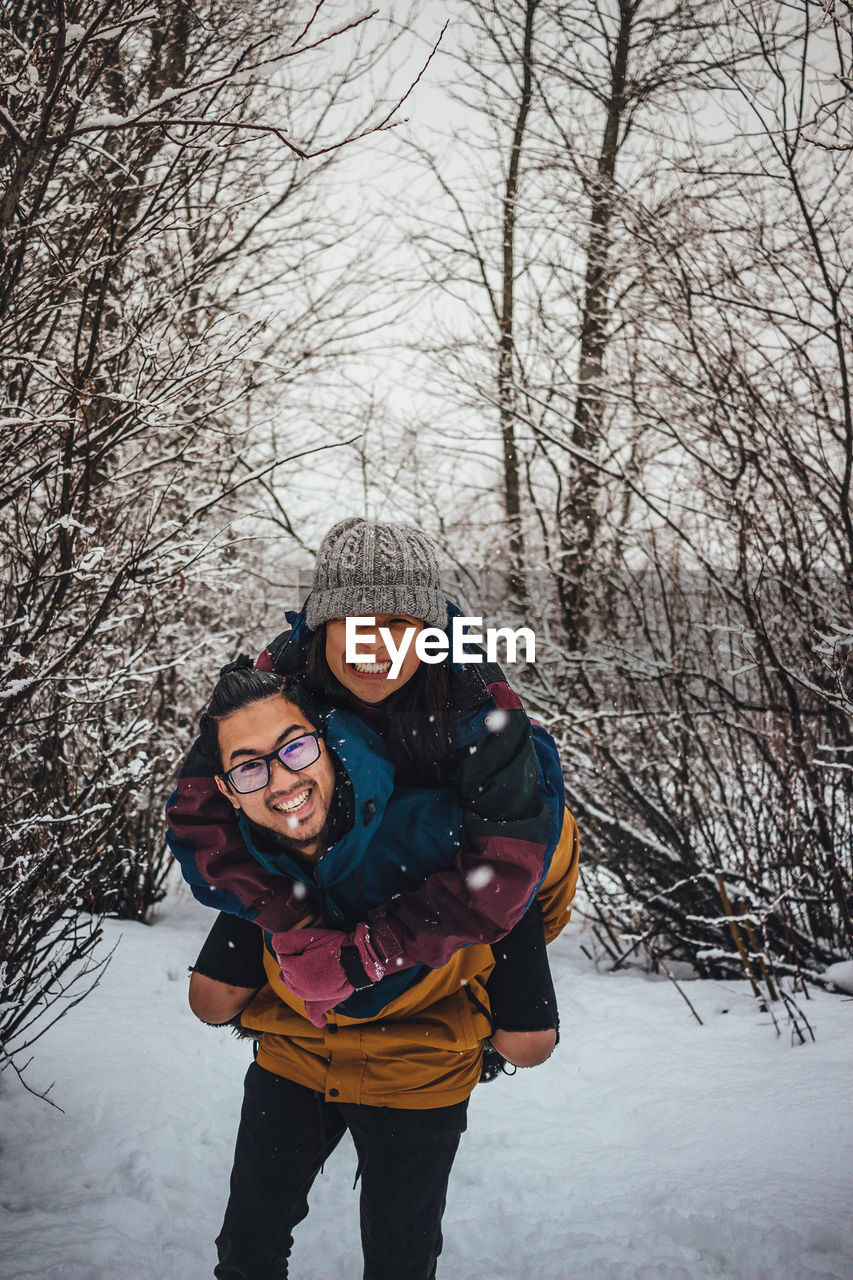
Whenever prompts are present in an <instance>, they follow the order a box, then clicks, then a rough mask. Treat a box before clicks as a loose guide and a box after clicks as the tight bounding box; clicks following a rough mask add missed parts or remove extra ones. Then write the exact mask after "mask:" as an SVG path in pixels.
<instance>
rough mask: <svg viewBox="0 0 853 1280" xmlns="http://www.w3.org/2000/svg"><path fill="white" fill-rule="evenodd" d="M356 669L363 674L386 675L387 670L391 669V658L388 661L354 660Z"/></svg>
mask: <svg viewBox="0 0 853 1280" xmlns="http://www.w3.org/2000/svg"><path fill="white" fill-rule="evenodd" d="M352 665H353V666H354V667H355V669H356V671H360V672H361V673H362V675H366V676H378V675H384V673H385V672H386V671H390V670H391V660H390V658H389V660H388V661H387V662H354V663H353V664H352Z"/></svg>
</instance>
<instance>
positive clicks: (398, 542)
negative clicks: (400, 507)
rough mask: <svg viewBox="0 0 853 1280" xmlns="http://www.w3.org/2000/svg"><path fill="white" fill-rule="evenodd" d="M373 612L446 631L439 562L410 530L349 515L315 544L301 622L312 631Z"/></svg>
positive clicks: (427, 544)
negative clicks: (333, 621) (416, 620)
mask: <svg viewBox="0 0 853 1280" xmlns="http://www.w3.org/2000/svg"><path fill="white" fill-rule="evenodd" d="M377 613H406V614H408V615H409V616H410V617H412V618H422V619H423V621H424V622H425V623H426V624H427V626H430V627H444V626H446V625H447V604H446V601H445V598H444V592H443V590H442V587H441V575H440V573H439V568H438V557H437V556H436V551H435V547H434V546H433V544H432V542H431V541H430V539H429V538H428V537H427V536H426V534H425V533H421V531H420V529H416V528H415V527H414V525H410V524H379V523H378V522H374V521H372V520H363V519H362V518H361V517H360V516H348V517H347V519H346V520H341V521H339V522H338V524H335V525H332V528H331V529H330V530H329V532H328V533H327V534H326V536H325V538H324V539H323V541H322V542H321V543H320V550H319V551H318V552H317V563H316V564H315V566H314V581H313V583H312V586H311V594H310V596H309V597H308V601H307V604H306V606H305V620H306V622H307V623H308V626H309V627H310V628H311V630H312V631H315V630H316V629H317V627H319V626H320V624H321V623H323V622H328V621H329V619H330V618H347V617H357V618H361V617H370V616H372V615H375V614H377Z"/></svg>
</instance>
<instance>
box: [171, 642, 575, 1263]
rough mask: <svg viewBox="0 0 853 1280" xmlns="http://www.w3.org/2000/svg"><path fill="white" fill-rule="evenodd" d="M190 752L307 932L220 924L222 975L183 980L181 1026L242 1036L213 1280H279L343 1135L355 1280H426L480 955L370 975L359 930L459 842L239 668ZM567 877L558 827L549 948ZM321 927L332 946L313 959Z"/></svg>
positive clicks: (471, 1037)
mask: <svg viewBox="0 0 853 1280" xmlns="http://www.w3.org/2000/svg"><path fill="white" fill-rule="evenodd" d="M247 661H248V660H247ZM202 738H203V741H204V744H205V748H206V750H207V751H208V752H209V754H210V756H211V759H214V760H218V762H219V773H218V779H217V785H218V787H219V788H220V789H221V790H222V792H223V793H224V794H225V795H226V796H227V797H228V799H229V801H230V803H231V804H232V805H234V807H235V809H237V810H239V812H240V827H241V831H242V834H243V837H244V839H245V841H246V844H247V847H248V849H249V851H250V853H251V854H252V857H253V858H254V859H255V860H257V862H259V863H261V864H262V865H263V866H264V867H265V868H266V869H267V870H269V871H273V872H278V874H280V875H282V876H283V877H286V878H287V880H288V883H292V884H293V885H294V886H295V887H294V889H293V892H294V894H296V895H297V896H300V895H301V901H302V907H303V910H304V919H303V922H302V923H303V924H304V925H305V928H303V929H300V930H297V931H295V932H294V933H291V934H273V935H270V934H262V933H261V931H260V930H259V929H257V928H256V926H254V925H252V924H249V923H247V922H246V921H245V920H239V919H236V918H233V917H231V918H228V917H220V921H219V922H218V926H219V927H220V928H221V929H224V930H225V932H226V933H227V932H228V931H230V934H229V937H228V939H227V941H226V942H225V944H224V946H223V947H222V948H221V950H222V952H223V954H224V957H225V958H224V961H223V962H222V965H221V967H220V969H219V970H218V971H217V970H213V971H210V970H208V972H207V973H205V972H204V968H205V966H204V964H203V963H202V957H203V956H204V954H205V953H204V951H203V953H202V957H200V960H199V963H198V964H197V966H196V969H197V971H196V972H195V973H194V974H193V978H192V982H191V990H190V1001H191V1004H192V1007H193V1009H194V1011H195V1012H196V1013H197V1015H198V1016H200V1017H202V1018H203V1019H204V1020H206V1021H210V1022H224V1021H226V1020H228V1019H229V1018H232V1017H234V1016H235V1015H238V1014H239V1015H240V1021H241V1023H242V1026H243V1027H244V1028H245V1029H246V1030H248V1031H250V1032H251V1033H253V1034H254V1035H255V1036H257V1037H259V1039H260V1044H259V1050H258V1055H257V1060H256V1062H254V1063H253V1064H252V1065H251V1066H250V1067H249V1070H248V1073H247V1076H246V1081H245V1093H244V1102H243V1110H242V1113H241V1120H240V1128H239V1132H238V1136H237V1144H236V1150H235V1156H234V1168H233V1172H232V1177H231V1194H230V1198H229V1202H228V1207H227V1210H226V1215H225V1221H224V1223H223V1227H222V1231H221V1233H220V1235H219V1238H218V1240H217V1248H218V1252H219V1263H218V1266H217V1268H216V1270H215V1275H216V1276H217V1277H218V1278H219V1280H261V1278H262V1277H263V1278H264V1280H269V1277H272V1276H275V1277H277V1280H278V1278H279V1277H281V1278H283V1277H286V1276H287V1259H288V1257H289V1254H290V1249H291V1245H292V1239H293V1237H292V1231H293V1228H294V1227H295V1225H296V1224H297V1223H298V1222H300V1221H301V1220H302V1219H303V1218H304V1217H305V1216H306V1214H307V1212H308V1193H309V1190H310V1187H311V1184H312V1182H313V1180H314V1178H315V1177H316V1175H317V1173H318V1171H319V1170H320V1168H321V1166H322V1164H323V1162H324V1160H325V1159H326V1158H327V1157H328V1155H329V1154H330V1153H331V1151H332V1150H333V1149H334V1147H335V1146H336V1145H337V1144H338V1142H339V1141H340V1139H341V1137H342V1136H343V1133H344V1132H345V1131H346V1130H347V1129H348V1130H349V1131H350V1133H351V1135H352V1138H353V1142H354V1144H355V1147H356V1151H357V1153H358V1160H359V1172H360V1176H361V1200H360V1212H361V1225H362V1242H363V1249H364V1267H365V1269H364V1276H365V1280H432V1278H433V1277H434V1275H435V1266H436V1259H437V1258H438V1255H439V1253H440V1250H441V1243H442V1240H441V1219H442V1214H443V1211H444V1205H445V1197H446V1191H447V1183H448V1178H449V1175H450V1170H451V1166H452V1164H453V1159H454V1156H455V1153H456V1150H457V1147H458V1143H459V1139H460V1136H461V1134H462V1132H463V1131H464V1129H465V1125H466V1111H467V1100H468V1097H469V1095H470V1093H471V1091H472V1090H473V1088H474V1086H475V1085H476V1083H477V1081H478V1079H479V1075H480V1055H481V1050H482V1044H483V1041H484V1040H485V1039H486V1037H487V1036H488V1035H489V1033H490V1030H491V1028H490V1024H489V1020H488V1016H487V1007H488V996H487V994H486V991H485V986H484V983H485V981H486V978H487V977H488V974H489V972H490V970H491V967H492V964H493V957H492V952H491V950H490V948H488V947H485V946H479V945H474V946H466V947H462V948H461V949H460V950H459V951H457V953H456V954H455V955H454V956H453V957H452V959H451V960H450V961H449V962H448V963H447V964H444V965H443V966H442V967H441V968H439V969H430V968H428V967H427V966H426V965H412V966H405V965H404V966H401V967H399V968H398V967H396V966H390V967H391V972H385V971H384V966H383V965H382V964H381V962H380V961H379V960H378V958H377V955H376V952H375V951H374V949H373V946H372V945H371V936H370V930H369V928H368V926H367V925H366V924H365V923H364V921H365V918H366V916H367V915H368V913H369V911H370V909H371V908H372V907H375V906H376V905H377V904H380V903H384V902H386V901H388V899H389V898H390V897H392V896H393V895H394V894H395V893H400V892H404V891H405V890H406V889H407V888H411V887H412V886H414V885H417V884H419V883H420V882H421V881H422V880H423V878H424V877H425V876H426V875H428V874H430V872H431V871H433V870H435V869H437V868H441V867H445V866H448V865H450V863H451V861H452V859H453V857H454V854H455V851H456V848H457V846H458V843H459V838H460V833H461V829H462V817H461V810H460V808H459V805H458V802H457V801H456V799H455V798H454V796H453V795H452V793H451V792H450V791H449V790H448V789H447V788H444V789H436V790H434V791H431V790H429V789H425V788H412V789H407V788H404V787H395V784H394V770H393V766H392V765H391V763H390V761H389V760H388V757H387V755H386V753H385V750H384V747H383V744H382V741H381V739H379V738H378V736H377V735H376V734H375V733H374V732H373V731H372V730H371V729H370V728H368V727H367V726H366V725H365V724H364V723H363V722H362V721H361V720H359V719H358V718H357V717H355V716H353V715H351V714H348V713H346V712H342V711H337V710H328V709H326V708H324V707H322V706H319V705H317V704H316V703H315V702H314V701H313V700H312V699H311V697H310V696H309V695H308V694H307V693H306V691H305V690H304V687H303V686H302V685H301V683H300V682H299V681H297V680H293V679H292V678H291V679H287V680H283V679H282V677H281V676H278V675H275V674H273V673H271V672H263V671H257V670H253V669H251V666H250V665H249V666H243V665H241V664H239V663H238V664H233V665H232V666H231V667H230V668H225V669H224V671H223V673H222V676H221V678H220V681H219V683H218V685H217V686H216V689H215V691H214V695H213V698H212V700H211V704H210V707H209V709H208V712H207V714H206V715H205V716H204V717H203V719H202ZM173 847H175V846H174V845H173ZM176 853H178V856H180V849H179V848H176ZM575 879H576V829H575V828H574V824H573V822H571V820H570V819H569V818H568V817H567V821H566V827H565V837H564V839H563V840H561V843H560V845H558V847H557V850H556V851H555V854H554V858H553V860H552V864H551V869H550V870H549V873H548V877H547V878H546V880H545V882H544V884H543V886H542V888H541V890H540V893H539V897H538V902H539V906H540V907H541V910H542V915H543V920H544V923H545V928H546V933H547V934H548V935H549V936H555V935H556V933H557V932H559V930H560V928H562V926H563V925H564V924H565V923H566V921H567V919H568V915H569V912H568V905H569V903H570V901H571V897H572V893H573V890H574V881H575ZM320 916H322V918H323V922H324V926H325V925H326V924H328V923H331V924H333V925H334V926H335V927H336V929H337V930H339V931H340V932H335V934H334V936H335V938H337V939H338V943H337V945H336V947H335V948H333V952H334V955H333V957H332V958H331V959H330V954H331V953H330V949H329V947H328V946H327V945H326V944H327V941H328V938H329V935H330V930H329V929H328V928H326V927H322V928H318V926H317V924H316V923H315V922H316V921H317V919H318V918H319V917H320ZM223 922H224V923H223ZM216 929H217V926H215V927H214V930H213V931H212V933H211V938H213V936H214V934H215V932H216ZM315 938H316V939H317V941H318V948H319V949H318V952H317V954H316V955H312V951H311V944H312V942H313V940H314V939H315ZM262 939H263V944H262ZM209 941H210V939H209ZM206 947H207V944H206ZM259 953H260V956H261V957H262V965H261V964H259V963H258V961H259ZM306 963H307V964H309V965H311V964H313V965H315V966H319V967H320V969H321V970H322V972H321V973H320V975H319V979H318V975H317V973H315V974H314V975H313V977H314V981H313V983H312V988H313V990H314V993H315V995H317V991H318V981H319V990H320V994H319V995H317V998H316V999H315V1001H314V1003H312V1004H309V1005H308V1006H306V1005H305V1003H304V1002H303V1001H302V1000H300V999H299V998H298V997H297V996H296V995H295V994H294V993H293V990H292V989H291V987H290V986H289V985H288V977H289V974H291V972H292V973H294V974H295V975H296V976H299V973H300V966H304V965H305V964H306ZM253 966H254V968H253ZM264 979H265V980H266V981H265V984H264ZM291 980H292V981H293V979H291ZM261 984H264V985H261ZM294 985H298V984H297V983H295V982H294ZM259 988H260V989H259ZM256 992H257V994H256ZM241 1011H242V1012H241Z"/></svg>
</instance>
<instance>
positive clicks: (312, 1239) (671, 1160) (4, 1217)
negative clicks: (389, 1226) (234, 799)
mask: <svg viewBox="0 0 853 1280" xmlns="http://www.w3.org/2000/svg"><path fill="white" fill-rule="evenodd" d="M210 919H211V917H210V916H209V915H208V913H207V912H206V911H205V910H204V909H203V908H201V907H199V906H197V905H196V904H195V903H194V902H192V900H191V899H188V898H187V897H186V896H185V895H184V894H183V893H182V892H180V891H179V892H178V893H176V894H175V895H174V896H173V897H171V898H170V899H169V901H168V902H167V903H166V904H165V906H164V907H163V908H162V909H161V912H160V916H159V919H158V920H157V923H156V924H155V925H154V926H153V927H145V926H142V925H133V924H127V923H117V922H112V923H109V924H108V925H107V928H106V936H107V942H108V944H111V943H112V942H113V941H115V939H116V938H118V937H119V935H121V941H120V944H119V946H118V948H117V950H116V952H115V955H114V957H113V960H112V963H111V964H110V966H109V968H108V970H107V972H106V974H105V976H104V977H103V979H102V982H101V985H100V987H99V988H98V989H97V990H96V991H95V992H94V993H93V994H92V995H91V996H89V997H88V998H87V999H86V1000H85V1001H83V1003H81V1004H80V1005H79V1006H78V1007H77V1008H75V1009H73V1010H71V1011H70V1012H69V1014H68V1015H67V1017H65V1018H64V1019H63V1020H62V1021H60V1022H59V1023H58V1024H57V1025H56V1026H55V1027H54V1028H53V1029H52V1030H51V1031H50V1032H49V1033H48V1035H47V1036H46V1037H45V1039H44V1040H42V1041H41V1042H40V1044H39V1045H38V1046H37V1049H36V1055H37V1056H36V1060H35V1062H34V1064H33V1067H32V1068H31V1070H30V1074H29V1080H30V1083H31V1084H32V1085H33V1086H37V1087H42V1088H43V1087H44V1086H46V1085H47V1084H49V1083H50V1081H52V1080H55V1081H56V1086H55V1088H54V1090H53V1092H52V1094H51V1096H52V1097H53V1098H54V1099H55V1100H56V1101H57V1102H58V1103H59V1104H60V1105H61V1106H62V1107H63V1108H64V1114H60V1113H59V1112H58V1111H56V1110H53V1109H52V1108H50V1107H48V1106H47V1105H45V1103H43V1102H41V1101H39V1100H38V1099H37V1098H34V1097H32V1096H31V1095H29V1094H28V1093H26V1092H25V1091H24V1090H23V1088H22V1087H21V1086H20V1085H19V1084H18V1082H17V1081H16V1080H15V1079H14V1078H13V1076H12V1075H11V1074H10V1073H9V1072H6V1073H5V1074H4V1075H3V1076H2V1077H0V1133H2V1154H1V1155H0V1160H2V1166H1V1167H0V1277H2V1280H209V1278H210V1277H211V1276H212V1273H213V1259H214V1250H213V1239H214V1237H215V1235H216V1233H217V1231H218V1228H219V1223H220V1219H221V1215H222V1211H223V1208H224V1204H225V1197H226V1193H227V1186H228V1174H229V1168H230V1160H231V1152H232V1147H233V1142H234V1136H235V1132H236V1127H237V1117H238V1111H239V1106H240V1098H241V1081H242V1076H243V1072H244V1070H245V1067H246V1065H247V1063H248V1061H249V1059H250V1046H249V1044H248V1043H247V1042H243V1043H241V1042H238V1041H236V1040H234V1039H232V1038H231V1037H230V1036H229V1035H228V1034H227V1033H225V1032H220V1031H216V1030H214V1029H211V1028H207V1027H204V1026H202V1025H200V1024H199V1023H197V1022H196V1021H195V1020H194V1019H193V1017H192V1015H191V1014H190V1012H189V1009H188V1007H187V1004H186V982H187V978H186V968H187V965H188V964H189V963H191V962H192V960H193V959H194V957H195V954H196V952H197V950H198V947H199V945H200V943H201V940H202V938H203V936H204V934H205V932H206V930H207V926H208V923H209V921H210ZM551 955H552V963H553V967H554V971H555V976H556V979H557V990H558V995H559V997H560V1007H561V1013H562V1023H563V1028H562V1043H561V1045H560V1047H559V1049H558V1050H557V1053H556V1054H555V1056H554V1057H553V1059H552V1060H551V1061H550V1062H549V1063H548V1064H546V1065H545V1066H544V1067H540V1068H538V1069H536V1070H533V1071H527V1072H520V1073H519V1074H518V1075H516V1076H515V1077H514V1078H512V1079H508V1078H507V1079H500V1080H498V1081H496V1082H495V1083H493V1084H490V1085H487V1086H484V1087H481V1088H479V1089H478V1090H477V1091H476V1092H475V1094H474V1097H473V1099H472V1102H471V1108H470V1113H469V1126H468V1133H467V1134H466V1135H465V1137H464V1138H463V1144H462V1147H461V1149H460V1154H459V1156H458V1158H457V1162H456V1166H455V1169H454V1173H453V1177H452V1179H451V1184H450V1193H449V1197H448V1208H447V1213H446V1217H445V1232H444V1234H445V1249H444V1254H443V1256H442V1260H441V1263H440V1265H439V1276H440V1277H443V1280H851V1277H853V1214H852V1213H851V1186H853V1176H851V1175H853V1107H851V1098H853V1089H851V1086H853V1001H852V1000H851V999H850V998H849V997H845V996H842V995H830V994H828V993H825V992H821V991H818V992H815V993H814V996H813V999H812V1000H811V1001H809V1002H808V1004H807V1005H806V1006H805V1007H806V1010H807V1013H808V1017H809V1020H810V1022H811V1023H812V1025H813V1027H814V1029H815V1033H816V1037H817V1039H816V1042H815V1043H813V1044H812V1043H809V1044H807V1045H805V1046H800V1045H797V1046H792V1044H791V1042H790V1037H789V1035H788V1033H787V1032H786V1034H785V1035H784V1036H783V1037H782V1038H777V1036H776V1034H775V1033H774V1031H773V1029H772V1027H771V1026H770V1023H769V1019H768V1018H767V1016H766V1015H762V1014H761V1013H760V1012H759V1011H758V1010H757V1009H756V1007H755V1005H754V1003H753V1002H752V1000H751V999H750V998H749V996H748V994H747V991H746V989H745V987H744V986H742V985H740V984H731V985H727V986H721V985H719V984H716V983H712V982H692V983H690V984H689V987H688V990H689V994H690V997H691V1000H692V1002H693V1003H694V1005H695V1006H696V1008H697V1010H698V1011H699V1013H700V1015H701V1017H702V1018H703V1020H704V1024H705V1025H704V1026H702V1027H700V1026H699V1025H698V1024H697V1023H696V1021H695V1020H694V1019H693V1018H692V1017H691V1015H690V1012H689V1010H688V1009H687V1006H686V1005H685V1004H684V1003H683V1001H682V1000H681V999H680V997H679V995H678V993H677V992H676V990H675V988H674V987H673V986H672V985H671V984H670V983H669V982H667V981H666V980H665V979H663V980H656V979H650V978H647V977H645V976H643V975H642V974H639V973H637V972H628V973H619V974H613V975H608V974H604V973H598V972H596V970H595V969H594V968H593V967H592V966H591V964H590V963H589V961H588V960H587V959H586V958H585V957H584V956H583V955H582V954H581V952H580V951H579V948H578V930H577V928H570V930H569V932H568V935H567V936H566V935H564V937H563V938H561V939H560V940H558V942H557V943H556V944H555V945H554V946H553V947H552V948H551ZM354 1172H355V1160H354V1156H353V1152H352V1148H351V1147H350V1146H349V1144H348V1143H347V1142H346V1140H345V1143H344V1144H342V1146H341V1147H340V1148H339V1150H338V1151H337V1152H336V1153H335V1155H334V1157H333V1158H332V1159H331V1160H330V1161H329V1163H328V1164H327V1166H326V1171H325V1173H324V1175H323V1176H322V1177H321V1178H320V1179H318V1182H317V1184H316V1186H315V1188H314V1192H313V1193H312V1211H311V1213H310V1215H309V1217H308V1219H307V1220H306V1221H305V1222H304V1223H303V1224H302V1226H301V1227H300V1228H298V1230H297V1241H296V1247H295V1250H294V1258H293V1262H292V1266H291V1274H292V1275H293V1277H294V1280H327V1278H328V1280H332V1278H334V1280H358V1277H360V1276H361V1266H360V1250H359V1243H358V1219H357V1193H354V1192H353V1190H352V1183H353V1177H354Z"/></svg>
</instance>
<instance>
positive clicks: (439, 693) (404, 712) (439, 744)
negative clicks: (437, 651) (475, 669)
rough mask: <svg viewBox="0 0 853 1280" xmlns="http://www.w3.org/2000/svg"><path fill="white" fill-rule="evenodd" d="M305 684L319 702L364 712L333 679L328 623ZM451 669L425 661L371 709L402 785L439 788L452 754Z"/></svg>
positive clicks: (311, 655) (317, 638)
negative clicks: (449, 718)
mask: <svg viewBox="0 0 853 1280" xmlns="http://www.w3.org/2000/svg"><path fill="white" fill-rule="evenodd" d="M305 681H306V683H307V685H308V687H309V688H310V689H311V690H312V691H313V692H314V693H315V694H318V695H319V696H320V697H321V698H323V699H325V700H326V701H328V702H331V703H332V704H333V705H335V706H338V707H342V708H343V709H344V710H354V711H355V712H356V713H357V714H358V713H361V712H363V711H364V704H363V703H360V702H359V701H358V699H357V698H356V697H355V696H354V695H353V694H352V693H350V691H349V689H346V688H345V687H344V686H343V685H342V684H341V682H340V681H339V680H337V679H336V678H335V676H334V675H333V674H332V670H331V668H330V666H329V663H328V661H327V660H326V624H325V623H323V625H322V626H320V627H318V628H317V631H316V633H315V635H314V639H313V640H312V641H311V645H310V647H309V649H308V657H307V660H306V663H305ZM447 700H448V667H447V659H446V658H445V660H444V661H443V662H438V663H427V662H421V663H420V664H419V666H418V669H417V671H416V672H415V673H414V675H413V676H412V678H411V680H407V681H406V683H405V684H404V685H403V687H402V689H398V690H397V691H396V693H392V694H390V696H389V697H387V698H385V699H384V700H383V701H382V702H378V703H374V704H372V705H373V706H374V707H375V709H376V711H377V719H378V721H379V729H380V732H381V734H382V738H383V741H384V743H385V746H386V747H387V749H388V754H389V756H390V757H391V760H392V761H393V763H394V764H395V766H396V768H397V772H398V777H399V780H400V781H401V782H404V783H407V784H408V785H409V786H440V785H441V784H442V783H443V782H446V781H447V779H446V778H445V776H444V773H445V766H446V761H447V757H448V752H449V743H448V739H447Z"/></svg>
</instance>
